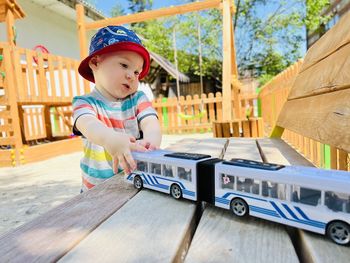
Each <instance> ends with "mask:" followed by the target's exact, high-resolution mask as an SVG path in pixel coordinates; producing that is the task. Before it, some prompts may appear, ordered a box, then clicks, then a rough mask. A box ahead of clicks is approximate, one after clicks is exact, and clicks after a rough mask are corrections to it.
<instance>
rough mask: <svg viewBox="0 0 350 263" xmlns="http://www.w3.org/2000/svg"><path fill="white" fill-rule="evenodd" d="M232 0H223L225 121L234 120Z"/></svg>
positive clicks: (223, 103) (223, 104)
mask: <svg viewBox="0 0 350 263" xmlns="http://www.w3.org/2000/svg"><path fill="white" fill-rule="evenodd" d="M230 6H231V5H230V1H229V0H223V12H222V13H223V18H222V20H223V21H222V22H223V27H222V49H223V51H222V56H223V67H222V96H223V100H222V108H223V111H222V113H223V116H222V117H223V121H231V120H232V101H231V74H232V47H231V40H232V36H231V35H232V32H231V24H232V17H231V10H230Z"/></svg>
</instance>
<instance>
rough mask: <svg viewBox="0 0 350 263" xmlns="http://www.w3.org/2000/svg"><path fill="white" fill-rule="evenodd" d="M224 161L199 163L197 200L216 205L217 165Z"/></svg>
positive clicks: (211, 160) (210, 160) (215, 160)
mask: <svg viewBox="0 0 350 263" xmlns="http://www.w3.org/2000/svg"><path fill="white" fill-rule="evenodd" d="M219 162H222V159H217V158H215V159H209V160H205V161H201V162H198V163H197V198H198V201H205V202H208V203H210V204H215V164H217V163H219Z"/></svg>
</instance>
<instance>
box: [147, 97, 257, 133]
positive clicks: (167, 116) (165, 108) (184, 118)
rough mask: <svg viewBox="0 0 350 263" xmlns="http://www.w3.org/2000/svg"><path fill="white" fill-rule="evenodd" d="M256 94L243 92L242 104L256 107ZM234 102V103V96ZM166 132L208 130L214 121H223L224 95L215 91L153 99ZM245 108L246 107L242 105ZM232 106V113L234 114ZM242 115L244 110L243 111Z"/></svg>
mask: <svg viewBox="0 0 350 263" xmlns="http://www.w3.org/2000/svg"><path fill="white" fill-rule="evenodd" d="M256 98H257V95H256V94H243V95H242V96H241V102H240V103H241V104H247V103H249V105H251V107H252V108H253V107H254V102H253V101H254V100H256ZM232 103H233V104H234V103H235V102H234V100H233V96H232ZM153 107H154V108H155V109H156V110H157V113H158V117H159V120H160V123H161V125H162V130H163V132H164V133H186V132H208V131H211V130H212V125H213V122H214V121H222V116H223V114H222V95H221V93H220V92H217V93H216V94H215V96H214V94H213V93H209V94H208V95H207V94H201V96H199V95H194V96H193V97H192V96H190V95H188V96H186V98H185V97H183V96H180V98H179V99H178V98H176V97H174V98H167V99H164V98H158V99H156V100H154V101H153ZM242 108H244V107H242ZM233 111H234V108H232V114H234V112H233ZM242 116H245V115H244V112H242Z"/></svg>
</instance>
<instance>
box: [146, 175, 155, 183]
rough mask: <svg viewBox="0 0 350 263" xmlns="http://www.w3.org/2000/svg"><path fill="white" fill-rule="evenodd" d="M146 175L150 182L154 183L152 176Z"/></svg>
mask: <svg viewBox="0 0 350 263" xmlns="http://www.w3.org/2000/svg"><path fill="white" fill-rule="evenodd" d="M146 176H147V177H148V179H149V180H150V181H151V183H152V184H154V182H153V180H152V176H149V175H148V174H147V175H146Z"/></svg>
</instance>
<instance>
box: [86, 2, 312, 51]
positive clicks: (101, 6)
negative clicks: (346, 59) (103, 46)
mask: <svg viewBox="0 0 350 263" xmlns="http://www.w3.org/2000/svg"><path fill="white" fill-rule="evenodd" d="M90 2H91V3H93V4H95V6H96V8H97V9H98V10H99V11H101V12H102V13H103V14H104V15H105V16H106V17H110V11H111V9H112V8H113V7H114V6H115V5H116V3H118V4H119V5H121V6H122V7H123V9H124V11H125V13H127V14H128V13H132V11H130V10H129V9H128V8H129V1H127V0H119V1H118V0H90ZM188 2H189V1H186V0H153V6H152V9H159V8H162V7H170V6H176V5H183V4H186V3H188ZM274 2H275V3H274ZM277 2H278V1H277ZM275 9H276V1H267V3H266V5H265V6H264V8H261V9H260V10H258V15H259V16H261V17H267V16H268V15H269V14H270V13H271V12H274V10H275ZM237 33H238V32H237ZM303 34H305V32H303ZM305 52H306V44H305V43H304V44H302V45H301V49H300V53H301V55H304V54H305Z"/></svg>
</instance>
